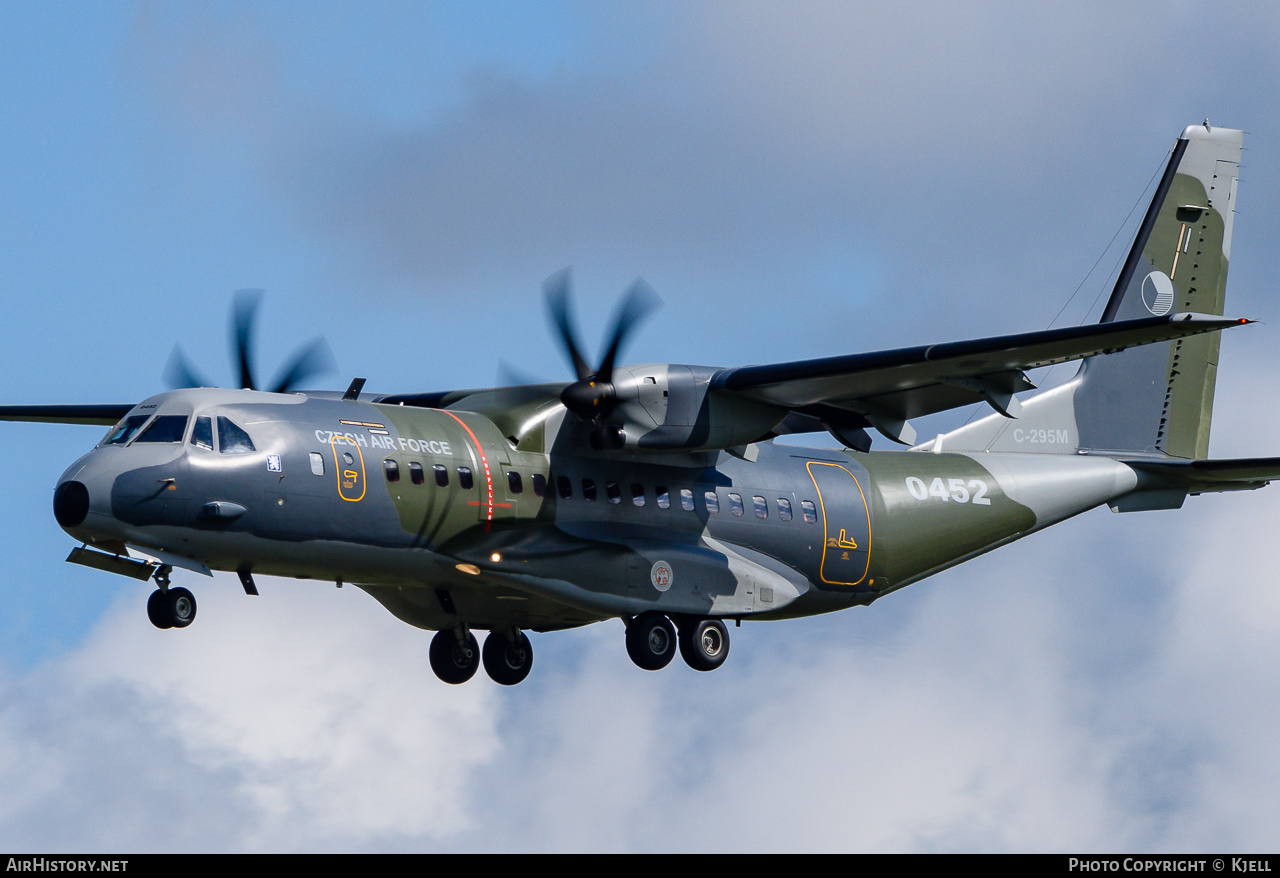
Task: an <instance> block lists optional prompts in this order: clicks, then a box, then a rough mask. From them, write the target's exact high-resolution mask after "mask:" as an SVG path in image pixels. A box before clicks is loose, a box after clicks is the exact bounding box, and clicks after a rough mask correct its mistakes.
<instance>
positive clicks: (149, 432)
mask: <svg viewBox="0 0 1280 878" xmlns="http://www.w3.org/2000/svg"><path fill="white" fill-rule="evenodd" d="M186 432H187V416H186V415H160V416H159V417H157V418H156V419H155V420H154V421H152V422H151V424H150V426H148V427H147V429H145V430H143V431H142V435H141V436H139V437H138V441H139V442H181V441H182V436H183V434H184V433H186Z"/></svg>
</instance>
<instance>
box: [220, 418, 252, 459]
mask: <svg viewBox="0 0 1280 878" xmlns="http://www.w3.org/2000/svg"><path fill="white" fill-rule="evenodd" d="M218 450H219V451H221V452H222V453H223V454H248V453H251V452H253V451H257V449H256V448H254V447H253V440H252V439H250V438H249V434H248V433H246V432H245V431H244V430H241V429H240V428H239V427H237V426H236V425H235V424H233V423H231V421H229V420H227V419H226V418H224V417H222V416H221V415H219V416H218Z"/></svg>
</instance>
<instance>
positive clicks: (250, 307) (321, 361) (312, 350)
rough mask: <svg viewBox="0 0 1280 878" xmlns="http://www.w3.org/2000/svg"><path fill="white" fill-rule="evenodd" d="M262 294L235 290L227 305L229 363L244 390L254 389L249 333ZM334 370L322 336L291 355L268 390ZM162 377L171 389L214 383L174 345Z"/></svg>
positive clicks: (278, 390) (283, 389) (287, 387)
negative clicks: (230, 358) (228, 311)
mask: <svg viewBox="0 0 1280 878" xmlns="http://www.w3.org/2000/svg"><path fill="white" fill-rule="evenodd" d="M262 295H263V292H262V290H237V291H236V294H235V302H234V303H233V304H232V308H231V354H232V362H233V365H234V367H235V369H236V371H237V373H238V376H239V381H240V387H241V388H243V389H245V390H257V389H258V385H257V382H256V381H255V380H254V369H253V333H254V329H255V328H256V324H257V316H258V306H259V305H260V304H262ZM334 369H335V364H334V360H333V352H332V351H331V350H330V349H329V343H328V342H326V341H325V340H324V339H323V338H317V339H315V340H313V341H311V342H308V343H307V344H306V345H304V346H303V347H301V348H300V349H299V350H298V352H297V353H296V354H294V355H293V358H292V359H291V360H289V362H288V363H287V364H286V365H285V367H284V368H282V369H281V370H280V373H279V375H278V376H277V377H276V380H275V381H274V382H272V384H271V387H270V390H271V392H272V393H287V392H288V391H290V390H292V389H294V388H296V387H297V386H298V385H299V384H301V383H302V382H303V381H305V380H307V379H308V378H311V377H312V376H314V375H321V374H324V373H325V372H331V371H333V370H334ZM165 378H166V380H167V381H168V382H169V384H170V386H172V387H175V388H178V387H213V386H215V385H214V384H212V383H211V382H209V381H206V380H205V379H204V378H203V377H202V376H201V375H200V373H199V372H197V371H196V370H195V369H194V368H193V367H192V366H191V364H190V362H188V360H187V358H186V356H185V355H184V354H183V353H182V348H181V347H179V346H177V345H174V348H173V353H172V354H171V355H170V356H169V364H168V365H167V366H166V367H165Z"/></svg>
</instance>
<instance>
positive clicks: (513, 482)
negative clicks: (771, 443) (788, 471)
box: [312, 454, 818, 524]
mask: <svg viewBox="0 0 1280 878" xmlns="http://www.w3.org/2000/svg"><path fill="white" fill-rule="evenodd" d="M318 457H319V455H318V454H313V455H312V458H313V462H312V472H316V468H315V465H316V462H315V458H318ZM321 465H322V466H323V464H321ZM457 469H458V484H459V486H461V487H462V488H463V489H464V490H469V489H470V488H472V487H474V485H475V479H474V477H473V475H472V472H471V468H470V467H466V466H460V467H458V468H457ZM431 470H432V472H433V473H434V475H435V482H436V484H437V485H438V486H440V487H441V488H447V487H449V470H448V468H447V467H445V466H444V465H442V464H438V463H437V464H434V465H433V466H432V467H431ZM382 471H383V473H385V474H386V477H387V481H388V482H398V481H400V463H399V462H398V461H396V460H393V459H392V458H387V459H386V460H384V461H382ZM322 472H323V469H321V471H320V473H322ZM320 473H317V475H319V474H320ZM409 479H410V481H412V482H413V483H414V484H415V485H421V484H422V483H423V482H424V481H425V474H424V470H423V468H422V464H420V463H418V462H417V461H411V462H410V463H409ZM529 481H530V482H531V483H532V484H533V493H534V494H535V495H537V496H539V497H543V496H545V495H546V493H547V477H546V476H544V475H543V474H542V473H534V474H533V476H532V477H531V478H530V480H529ZM507 491H508V492H509V493H511V494H522V493H524V477H523V476H521V475H520V473H519V472H518V471H516V470H507ZM556 493H558V494H559V495H560V498H561V499H562V500H572V499H573V482H572V481H571V480H570V479H569V477H568V476H557V477H556ZM653 493H654V498H653V499H654V505H656V506H657V507H658V508H659V509H670V508H671V492H670V490H668V488H667V486H666V485H655V486H654V489H653ZM604 495H605V498H606V499H608V501H609V502H610V503H611V504H613V505H614V506H620V505H621V504H622V500H623V490H622V486H621V485H620V484H618V483H617V482H615V481H606V482H605V483H604ZM726 496H727V497H728V499H729V512H730V513H731V514H733V515H736V516H738V517H742V516H743V515H745V514H746V504H745V502H744V501H743V499H742V495H741V494H738V493H736V492H734V491H729V492H728V493H727V494H726ZM627 497H628V498H629V499H630V501H631V505H632V506H636V507H643V506H644V505H645V503H646V502H648V495H647V493H646V491H645V487H644V485H642V484H640V483H639V482H632V483H631V485H630V486H629V489H628V491H627ZM702 497H703V506H704V508H705V509H706V510H707V512H709V513H712V514H716V513H719V512H720V495H719V494H718V493H716V492H715V491H704V492H703V495H702ZM599 498H600V492H599V489H598V488H597V487H596V482H595V479H586V478H584V479H583V480H582V499H583V500H586V501H587V502H589V503H592V502H595V501H596V500H598V499H599ZM775 507H776V509H777V512H778V518H779V520H781V521H791V519H792V509H791V501H790V500H789V499H787V498H786V497H778V498H777V499H776V501H775ZM680 508H681V509H683V510H684V511H686V512H693V511H694V508H695V507H694V495H693V491H692V490H691V489H690V488H681V489H680ZM751 510H752V512H753V513H755V517H756V518H759V519H762V520H763V519H767V518H768V517H769V501H768V500H766V499H765V498H764V497H762V496H760V495H759V494H755V495H753V496H752V497H751ZM800 512H801V515H802V517H803V519H804V521H805V522H807V523H809V524H814V523H815V522H817V520H818V509H817V507H816V506H815V505H814V504H813V502H812V501H810V500H801V501H800Z"/></svg>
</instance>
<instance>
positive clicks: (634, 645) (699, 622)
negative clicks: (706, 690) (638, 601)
mask: <svg viewBox="0 0 1280 878" xmlns="http://www.w3.org/2000/svg"><path fill="white" fill-rule="evenodd" d="M677 648H679V650H680V655H681V657H683V658H684V660H685V664H687V665H688V666H689V667H691V668H693V669H694V670H695V671H714V670H715V669H716V668H718V667H720V666H721V665H722V664H724V660H725V659H726V658H728V657H729V629H728V628H726V627H725V625H724V622H722V621H720V620H719V619H685V620H682V621H681V623H680V633H679V635H677V634H676V629H675V626H674V625H672V624H671V620H670V619H668V618H667V617H666V616H664V615H663V614H662V613H659V612H656V611H654V610H650V611H648V612H645V613H641V614H640V615H639V616H636V617H635V618H634V619H632V620H631V621H630V622H628V623H627V655H629V656H631V660H632V661H633V662H635V663H636V664H637V665H639V666H640V667H642V668H644V669H645V670H646V671H659V670H662V669H663V668H665V667H666V666H667V665H669V664H670V663H671V660H672V659H673V658H675V654H676V649H677Z"/></svg>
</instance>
